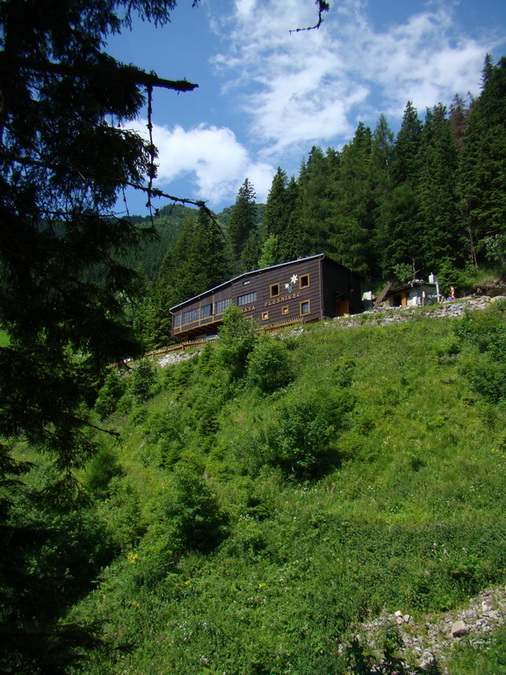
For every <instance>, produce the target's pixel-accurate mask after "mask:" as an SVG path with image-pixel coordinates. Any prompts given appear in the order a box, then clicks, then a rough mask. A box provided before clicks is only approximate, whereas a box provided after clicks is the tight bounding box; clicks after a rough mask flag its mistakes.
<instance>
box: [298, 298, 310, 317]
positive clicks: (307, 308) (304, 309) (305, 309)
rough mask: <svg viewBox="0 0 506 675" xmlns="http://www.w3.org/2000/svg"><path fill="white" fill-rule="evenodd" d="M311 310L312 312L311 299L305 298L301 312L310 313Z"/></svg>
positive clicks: (302, 313) (301, 305)
mask: <svg viewBox="0 0 506 675" xmlns="http://www.w3.org/2000/svg"><path fill="white" fill-rule="evenodd" d="M309 312H310V303H309V300H304V302H301V303H300V313H301V315H304V314H309Z"/></svg>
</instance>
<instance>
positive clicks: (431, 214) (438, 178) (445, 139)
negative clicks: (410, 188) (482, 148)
mask: <svg viewBox="0 0 506 675" xmlns="http://www.w3.org/2000/svg"><path fill="white" fill-rule="evenodd" d="M457 168H458V153H457V147H456V144H455V139H454V136H453V134H452V129H451V125H450V120H449V119H448V116H447V113H446V108H445V106H443V105H441V104H439V105H437V106H434V107H433V108H432V109H431V110H428V111H427V116H426V120H425V125H424V130H423V142H422V145H421V150H420V177H419V182H418V199H419V206H420V223H421V238H420V255H419V264H420V266H421V268H422V271H423V272H424V274H425V275H427V274H428V273H430V272H438V273H440V274H441V273H443V274H444V276H445V277H448V282H449V285H451V283H452V280H451V275H452V274H455V271H456V270H458V269H461V268H462V267H463V266H464V264H465V259H466V255H465V241H464V239H463V237H462V222H461V219H460V216H459V211H458V196H457V189H456V184H457ZM453 283H455V281H453Z"/></svg>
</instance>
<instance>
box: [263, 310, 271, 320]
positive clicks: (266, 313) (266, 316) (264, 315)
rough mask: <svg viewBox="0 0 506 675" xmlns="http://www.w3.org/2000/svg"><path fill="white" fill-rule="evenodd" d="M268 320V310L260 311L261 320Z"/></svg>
mask: <svg viewBox="0 0 506 675" xmlns="http://www.w3.org/2000/svg"><path fill="white" fill-rule="evenodd" d="M268 320H269V312H262V321H268Z"/></svg>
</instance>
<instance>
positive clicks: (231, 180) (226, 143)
mask: <svg viewBox="0 0 506 675" xmlns="http://www.w3.org/2000/svg"><path fill="white" fill-rule="evenodd" d="M146 124H147V123H146V121H145V120H139V121H138V122H137V123H136V124H135V125H133V127H132V128H133V129H134V130H135V131H137V132H138V133H140V134H141V135H143V136H144V137H146V136H147V131H146ZM153 141H154V143H155V145H156V147H157V148H158V159H157V164H158V172H157V174H158V175H157V178H156V181H155V185H157V186H159V187H162V186H164V185H168V184H169V183H171V182H172V181H174V180H176V179H178V178H182V177H186V178H188V177H189V178H190V180H191V181H192V182H193V183H194V185H195V189H196V193H195V197H196V198H198V199H204V200H206V201H207V202H208V204H209V205H210V206H211V207H212V206H214V205H216V204H219V203H220V202H222V201H223V200H229V201H233V200H234V198H235V195H236V194H237V191H238V189H239V187H240V185H241V184H242V182H243V181H244V179H245V178H248V179H249V180H250V182H251V183H252V184H253V185H254V187H255V191H256V193H257V196H258V199H259V200H260V201H265V199H266V197H267V193H268V191H269V189H270V186H271V183H272V177H273V175H274V173H275V170H274V168H273V167H272V166H271V165H270V164H267V163H265V162H255V161H254V160H253V159H252V158H251V156H250V154H249V152H248V150H247V149H246V148H245V147H244V146H243V145H241V144H240V143H239V142H238V141H237V139H236V137H235V135H234V133H233V132H232V131H231V130H230V129H227V128H223V127H221V128H220V127H216V126H207V125H205V124H199V125H198V126H197V127H195V128H193V129H189V130H185V129H183V127H181V126H180V125H176V126H174V127H173V128H171V129H169V128H167V127H165V126H160V125H157V124H154V125H153Z"/></svg>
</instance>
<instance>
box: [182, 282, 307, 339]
mask: <svg viewBox="0 0 506 675" xmlns="http://www.w3.org/2000/svg"><path fill="white" fill-rule="evenodd" d="M291 282H292V283H291V284H290V285H289V284H285V291H289V292H292V291H293V286H294V284H295V283H297V282H298V285H299V288H300V289H302V288H309V285H310V283H309V274H303V275H301V276H300V277H297V275H295V276H294V277H292V279H291ZM289 286H290V287H289ZM280 293H281V284H279V283H278V284H271V286H270V297H271V298H275V297H277V296H279V295H280ZM256 301H257V293H256V291H254V292H252V293H245V294H244V295H239V296H238V298H237V304H238V305H239V307H245V306H247V305H252V304H253V303H254V302H256ZM231 303H232V298H227V299H226V300H218V301H217V302H215V303H214V307H213V303H209V304H207V305H202V307H200V309H199V308H198V307H197V308H195V309H189V310H187V311H186V312H183V313H182V314H176V315H175V316H174V320H173V325H174V328H177V327H179V326H181V325H184V324H187V323H193V322H194V321H198V320H199V319H206V318H208V317H210V316H212V315H213V314H223V312H225V310H226V309H227V307H228V306H229V305H230V304H231ZM309 312H310V306H309V300H305V301H304V302H301V303H300V314H301V316H304V314H309ZM289 313H290V308H289V306H288V305H286V306H285V307H282V308H281V314H284V315H287V314H289ZM268 319H269V312H262V321H267V320H268Z"/></svg>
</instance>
